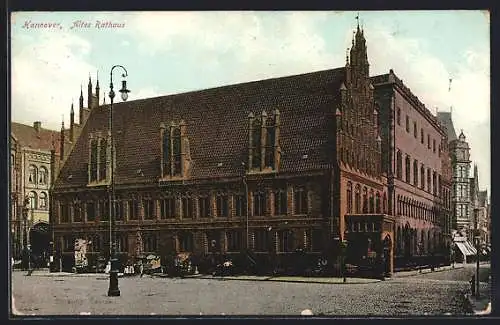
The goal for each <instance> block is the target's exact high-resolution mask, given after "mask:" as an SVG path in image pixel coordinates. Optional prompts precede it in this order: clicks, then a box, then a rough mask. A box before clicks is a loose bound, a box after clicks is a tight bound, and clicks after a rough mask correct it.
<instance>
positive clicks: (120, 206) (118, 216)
mask: <svg viewBox="0 0 500 325" xmlns="http://www.w3.org/2000/svg"><path fill="white" fill-rule="evenodd" d="M114 216H115V220H117V221H120V220H123V217H124V216H125V201H122V200H120V199H117V200H115V211H114Z"/></svg>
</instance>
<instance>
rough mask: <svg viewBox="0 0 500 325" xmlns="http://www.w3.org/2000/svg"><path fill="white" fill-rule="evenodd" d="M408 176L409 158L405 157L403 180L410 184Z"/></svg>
mask: <svg viewBox="0 0 500 325" xmlns="http://www.w3.org/2000/svg"><path fill="white" fill-rule="evenodd" d="M410 177H411V175H410V156H408V155H407V156H406V158H405V180H406V182H407V183H410V180H411V178H410Z"/></svg>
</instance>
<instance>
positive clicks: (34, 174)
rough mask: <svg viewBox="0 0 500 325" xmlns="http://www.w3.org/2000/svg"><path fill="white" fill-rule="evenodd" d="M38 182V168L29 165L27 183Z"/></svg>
mask: <svg viewBox="0 0 500 325" xmlns="http://www.w3.org/2000/svg"><path fill="white" fill-rule="evenodd" d="M37 181H38V167H36V166H35V165H33V164H31V165H29V167H28V183H29V184H37Z"/></svg>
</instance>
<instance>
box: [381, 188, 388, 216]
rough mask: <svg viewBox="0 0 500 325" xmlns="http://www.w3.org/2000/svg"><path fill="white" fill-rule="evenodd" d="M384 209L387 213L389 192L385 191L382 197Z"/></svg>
mask: <svg viewBox="0 0 500 325" xmlns="http://www.w3.org/2000/svg"><path fill="white" fill-rule="evenodd" d="M382 211H383V212H384V213H387V194H386V193H385V192H384V196H383V199H382Z"/></svg>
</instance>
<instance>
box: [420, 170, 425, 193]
mask: <svg viewBox="0 0 500 325" xmlns="http://www.w3.org/2000/svg"><path fill="white" fill-rule="evenodd" d="M420 188H421V189H425V168H424V164H422V166H420Z"/></svg>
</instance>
